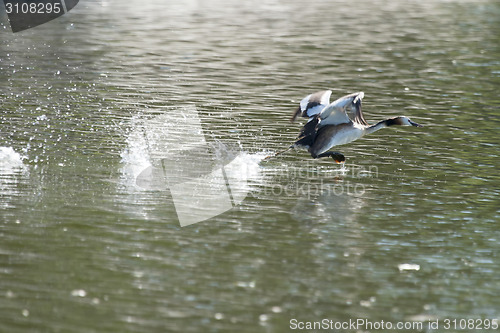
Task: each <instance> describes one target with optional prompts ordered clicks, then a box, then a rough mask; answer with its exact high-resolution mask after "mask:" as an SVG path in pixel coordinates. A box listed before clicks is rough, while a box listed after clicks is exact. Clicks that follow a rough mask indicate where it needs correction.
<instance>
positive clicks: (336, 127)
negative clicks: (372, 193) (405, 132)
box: [287, 90, 423, 163]
mask: <svg viewBox="0 0 500 333" xmlns="http://www.w3.org/2000/svg"><path fill="white" fill-rule="evenodd" d="M331 94H332V91H331V90H323V91H318V92H316V93H313V94H310V95H308V96H306V97H304V98H303V99H302V100H301V101H300V103H299V106H298V108H297V109H296V111H295V112H294V113H293V115H292V117H291V118H290V121H291V122H294V121H295V120H296V119H297V118H299V117H304V118H308V120H307V123H306V124H305V125H304V126H303V127H302V129H301V130H300V133H299V135H298V137H297V139H296V141H295V142H294V143H293V144H292V145H291V146H290V147H289V148H288V149H287V150H290V149H292V148H296V147H299V148H305V149H307V151H308V152H309V153H310V154H311V156H312V157H313V158H315V159H316V158H322V157H332V158H333V160H334V161H335V162H337V163H344V162H345V156H344V155H343V154H342V153H340V152H336V151H329V150H330V149H331V148H332V147H335V146H340V145H344V144H347V143H350V142H353V141H355V140H358V139H359V138H362V137H363V136H365V135H368V134H371V133H373V132H376V131H378V130H380V129H382V128H385V127H390V126H395V125H400V126H414V127H423V126H422V125H420V124H418V123H416V122H414V121H412V120H410V118H408V117H406V116H398V117H393V118H388V119H385V120H382V121H379V122H378V123H376V124H373V125H369V124H368V122H367V121H366V120H365V118H364V115H363V112H362V107H361V104H362V100H363V97H364V95H365V94H364V92H362V91H360V92H355V93H352V94H349V95H345V96H343V97H340V98H338V99H336V100H335V101H333V102H331V103H330V96H331Z"/></svg>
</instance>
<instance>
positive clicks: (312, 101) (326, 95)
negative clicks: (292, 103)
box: [290, 90, 332, 122]
mask: <svg viewBox="0 0 500 333" xmlns="http://www.w3.org/2000/svg"><path fill="white" fill-rule="evenodd" d="M331 94H332V91H331V90H323V91H318V92H316V93H314V94H310V95H307V96H306V97H305V98H304V99H303V100H301V101H300V105H299V107H298V108H297V110H296V111H295V112H294V114H293V116H292V118H290V121H291V122H294V121H295V119H297V118H298V117H299V116H301V117H305V118H311V117H313V116H314V115H316V114H318V113H321V111H322V110H323V109H324V108H325V107H326V106H327V105H328V104H329V103H330V96H331Z"/></svg>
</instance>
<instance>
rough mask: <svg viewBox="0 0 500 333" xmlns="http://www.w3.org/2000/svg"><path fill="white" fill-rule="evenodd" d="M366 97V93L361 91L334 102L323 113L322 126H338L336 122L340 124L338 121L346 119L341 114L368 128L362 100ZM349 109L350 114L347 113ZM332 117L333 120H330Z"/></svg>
mask: <svg viewBox="0 0 500 333" xmlns="http://www.w3.org/2000/svg"><path fill="white" fill-rule="evenodd" d="M364 96H365V94H364V92H362V91H360V92H357V93H353V94H349V95H346V96H344V97H340V98H339V99H337V100H335V101H333V102H332V103H331V104H329V105H328V106H327V107H326V108H325V109H324V110H323V111H322V112H321V118H322V120H323V121H322V124H321V125H327V123H331V124H336V123H335V122H334V121H337V124H338V123H339V122H338V121H341V120H345V118H343V119H342V117H341V115H340V113H343V114H344V115H345V116H346V117H348V118H349V119H352V121H354V122H355V123H357V124H359V125H365V126H367V125H368V123H367V122H366V120H365V117H364V116H363V112H362V110H361V100H362V99H363V97H364ZM347 109H349V114H348V113H347ZM330 117H333V118H332V119H331V120H328V119H329V118H330ZM325 121H326V122H325ZM344 122H345V121H344Z"/></svg>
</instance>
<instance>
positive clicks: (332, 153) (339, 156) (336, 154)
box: [313, 151, 345, 163]
mask: <svg viewBox="0 0 500 333" xmlns="http://www.w3.org/2000/svg"><path fill="white" fill-rule="evenodd" d="M329 156H331V157H332V158H333V160H334V161H335V162H337V163H344V162H345V156H344V155H343V154H341V153H339V152H336V151H327V152H326V153H322V154H319V155H317V156H316V157H314V156H313V157H314V158H319V157H329Z"/></svg>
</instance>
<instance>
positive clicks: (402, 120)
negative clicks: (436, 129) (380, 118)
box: [386, 116, 424, 127]
mask: <svg viewBox="0 0 500 333" xmlns="http://www.w3.org/2000/svg"><path fill="white" fill-rule="evenodd" d="M386 124H387V126H392V125H401V126H415V127H424V126H423V125H420V124H417V123H416V122H414V121H411V119H410V118H408V117H405V116H400V117H395V118H391V119H387V120H386Z"/></svg>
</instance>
